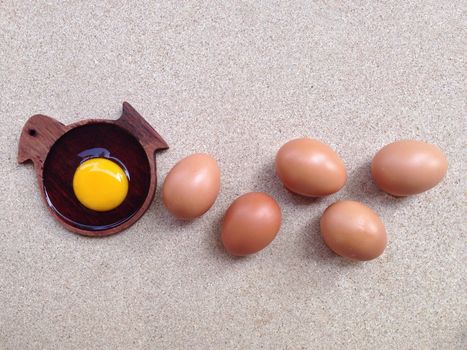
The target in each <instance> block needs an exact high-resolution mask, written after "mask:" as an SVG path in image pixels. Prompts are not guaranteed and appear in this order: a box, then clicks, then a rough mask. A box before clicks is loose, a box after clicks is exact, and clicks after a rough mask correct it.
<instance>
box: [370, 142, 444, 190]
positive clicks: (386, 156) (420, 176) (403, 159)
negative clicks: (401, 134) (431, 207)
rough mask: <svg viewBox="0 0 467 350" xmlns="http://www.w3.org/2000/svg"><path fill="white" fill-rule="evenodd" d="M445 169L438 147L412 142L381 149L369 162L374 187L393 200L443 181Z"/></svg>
mask: <svg viewBox="0 0 467 350" xmlns="http://www.w3.org/2000/svg"><path fill="white" fill-rule="evenodd" d="M447 169H448V161H447V159H446V156H445V155H444V154H443V152H441V150H440V149H439V148H437V147H435V146H433V145H430V144H429V143H426V142H422V141H414V140H403V141H397V142H394V143H391V144H389V145H386V146H384V147H383V148H382V149H381V150H380V151H379V152H378V153H376V155H375V157H374V158H373V162H372V163H371V174H372V175H373V179H374V181H375V183H376V185H378V187H379V188H381V189H382V190H383V191H386V192H387V193H390V194H392V195H393V196H397V197H402V196H409V195H411V194H417V193H421V192H425V191H427V190H429V189H430V188H432V187H434V186H436V185H437V184H438V183H439V182H440V181H441V180H442V179H443V177H444V175H446V171H447Z"/></svg>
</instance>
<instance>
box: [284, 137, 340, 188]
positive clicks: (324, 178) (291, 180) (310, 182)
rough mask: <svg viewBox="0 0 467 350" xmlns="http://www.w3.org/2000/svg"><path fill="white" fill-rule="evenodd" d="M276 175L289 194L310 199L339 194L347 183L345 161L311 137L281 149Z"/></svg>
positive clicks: (288, 143) (298, 140) (295, 141)
mask: <svg viewBox="0 0 467 350" xmlns="http://www.w3.org/2000/svg"><path fill="white" fill-rule="evenodd" d="M276 173H277V175H278V176H279V178H280V179H281V181H282V182H283V184H284V186H285V187H286V188H287V189H288V190H289V191H291V192H294V193H297V194H300V195H303V196H307V197H320V196H326V195H329V194H332V193H335V192H337V191H339V190H340V189H341V188H342V186H344V184H345V182H346V181H347V173H346V170H345V165H344V162H343V161H342V159H341V158H340V157H339V156H338V155H337V153H336V152H334V150H333V149H332V148H331V147H329V146H328V145H326V144H324V143H322V142H320V141H317V140H313V139H309V138H301V139H296V140H292V141H289V142H287V143H286V144H285V145H283V146H282V147H281V148H280V149H279V151H278V152H277V155H276Z"/></svg>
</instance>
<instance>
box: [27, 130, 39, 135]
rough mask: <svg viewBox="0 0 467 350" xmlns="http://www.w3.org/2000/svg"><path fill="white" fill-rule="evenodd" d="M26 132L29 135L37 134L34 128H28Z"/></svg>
mask: <svg viewBox="0 0 467 350" xmlns="http://www.w3.org/2000/svg"><path fill="white" fill-rule="evenodd" d="M28 134H29V135H30V136H36V135H37V131H36V130H35V129H29V130H28Z"/></svg>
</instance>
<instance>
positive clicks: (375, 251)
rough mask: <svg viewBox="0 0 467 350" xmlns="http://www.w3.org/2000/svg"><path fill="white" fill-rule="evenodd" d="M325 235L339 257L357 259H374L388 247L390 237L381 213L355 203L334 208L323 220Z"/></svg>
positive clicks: (321, 227)
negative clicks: (379, 214)
mask: <svg viewBox="0 0 467 350" xmlns="http://www.w3.org/2000/svg"><path fill="white" fill-rule="evenodd" d="M320 230H321V236H322V237H323V239H324V242H325V243H326V245H327V246H328V247H329V248H330V249H331V250H332V251H334V252H335V253H336V254H338V255H341V256H343V257H346V258H349V259H353V260H361V261H365V260H372V259H375V258H377V257H378V256H380V255H381V254H382V253H383V251H384V249H385V248H386V244H387V234H386V229H385V227H384V224H383V222H382V221H381V219H380V217H379V216H378V214H376V213H375V212H374V211H373V210H372V209H370V208H369V207H367V206H366V205H364V204H362V203H359V202H355V201H348V200H346V201H338V202H336V203H334V204H332V205H330V206H329V207H328V208H327V209H326V210H325V211H324V213H323V215H322V216H321V219H320Z"/></svg>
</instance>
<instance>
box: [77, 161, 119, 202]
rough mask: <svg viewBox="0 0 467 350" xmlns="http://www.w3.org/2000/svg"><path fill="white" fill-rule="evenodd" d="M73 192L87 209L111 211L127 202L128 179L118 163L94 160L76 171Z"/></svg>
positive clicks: (85, 163)
mask: <svg viewBox="0 0 467 350" xmlns="http://www.w3.org/2000/svg"><path fill="white" fill-rule="evenodd" d="M73 190H74V192H75V195H76V198H78V200H79V201H80V203H81V204H83V205H84V206H85V207H86V208H88V209H91V210H95V211H109V210H112V209H115V208H116V207H118V206H119V205H120V204H122V202H123V201H124V200H125V198H126V196H127V194H128V178H127V176H126V174H125V171H124V170H123V169H122V167H121V166H120V165H118V164H117V163H116V162H114V161H112V160H110V159H106V158H92V159H89V160H86V161H84V162H83V163H81V164H80V166H79V167H78V168H77V169H76V172H75V175H74V177H73Z"/></svg>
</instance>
